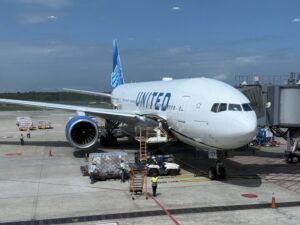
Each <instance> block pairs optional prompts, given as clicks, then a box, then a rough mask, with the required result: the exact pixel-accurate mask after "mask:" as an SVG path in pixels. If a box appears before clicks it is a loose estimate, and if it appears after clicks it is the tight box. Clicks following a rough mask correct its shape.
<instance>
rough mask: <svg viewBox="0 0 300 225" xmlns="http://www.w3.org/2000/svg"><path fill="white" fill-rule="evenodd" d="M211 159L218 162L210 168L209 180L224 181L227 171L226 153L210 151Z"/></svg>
mask: <svg viewBox="0 0 300 225" xmlns="http://www.w3.org/2000/svg"><path fill="white" fill-rule="evenodd" d="M208 155H209V158H210V159H215V160H216V165H215V166H214V167H210V169H209V171H208V178H209V179H211V180H223V179H226V170H225V167H224V166H223V159H224V152H223V151H221V150H215V151H213V152H212V151H209V153H208Z"/></svg>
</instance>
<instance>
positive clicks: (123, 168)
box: [120, 160, 126, 183]
mask: <svg viewBox="0 0 300 225" xmlns="http://www.w3.org/2000/svg"><path fill="white" fill-rule="evenodd" d="M120 170H121V183H124V182H125V172H126V165H125V163H124V160H121V163H120Z"/></svg>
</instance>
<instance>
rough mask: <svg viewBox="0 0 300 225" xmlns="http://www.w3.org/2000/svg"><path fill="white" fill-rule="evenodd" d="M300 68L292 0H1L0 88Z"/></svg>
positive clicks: (297, 10) (298, 13)
mask: <svg viewBox="0 0 300 225" xmlns="http://www.w3.org/2000/svg"><path fill="white" fill-rule="evenodd" d="M115 38H117V39H118V45H119V50H120V55H121V61H122V66H123V72H124V78H125V82H141V81H152V80H160V79H161V78H162V77H166V76H170V77H173V78H175V79H179V78H188V77H202V76H205V77H211V78H215V79H219V80H222V81H225V82H227V83H230V84H234V83H235V82H236V81H235V76H236V75H269V76H270V75H285V74H289V73H290V72H300V68H299V67H300V1H298V0H243V1H241V0H226V1H225V0H224V1H220V0H88V1H87V0H0V92H15V91H59V90H62V88H64V87H67V88H76V89H83V90H92V91H110V90H111V87H110V74H111V72H112V40H113V39H115Z"/></svg>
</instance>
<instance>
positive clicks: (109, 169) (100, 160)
mask: <svg viewBox="0 0 300 225" xmlns="http://www.w3.org/2000/svg"><path fill="white" fill-rule="evenodd" d="M121 160H123V162H124V164H125V168H126V169H125V178H126V179H128V177H129V171H130V167H129V159H128V154H127V153H126V152H108V153H90V154H89V163H88V165H85V166H81V167H80V170H81V173H82V175H83V176H87V175H88V171H89V167H90V166H91V165H92V162H93V161H94V162H96V164H95V165H96V167H97V170H96V179H98V180H106V179H121V176H122V169H121V168H120V164H121Z"/></svg>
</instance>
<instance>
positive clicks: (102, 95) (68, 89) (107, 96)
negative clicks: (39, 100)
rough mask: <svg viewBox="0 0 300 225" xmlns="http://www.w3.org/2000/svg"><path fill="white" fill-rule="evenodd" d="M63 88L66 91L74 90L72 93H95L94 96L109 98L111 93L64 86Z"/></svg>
mask: <svg viewBox="0 0 300 225" xmlns="http://www.w3.org/2000/svg"><path fill="white" fill-rule="evenodd" d="M64 90H65V91H67V92H74V93H79V94H85V95H95V96H101V97H106V98H111V94H109V93H103V92H95V91H85V90H77V89H70V88H64Z"/></svg>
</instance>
